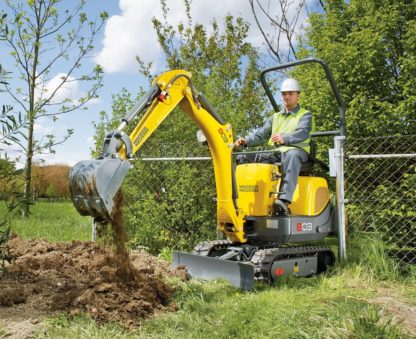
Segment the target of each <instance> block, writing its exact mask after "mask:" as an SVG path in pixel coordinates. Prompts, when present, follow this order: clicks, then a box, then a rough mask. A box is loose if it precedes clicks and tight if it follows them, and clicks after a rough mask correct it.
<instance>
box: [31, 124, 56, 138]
mask: <svg viewBox="0 0 416 339" xmlns="http://www.w3.org/2000/svg"><path fill="white" fill-rule="evenodd" d="M33 127H34V131H35V133H36V136H45V135H48V134H52V132H53V128H52V127H46V126H44V125H41V124H39V123H36V124H35V125H34V126H33Z"/></svg>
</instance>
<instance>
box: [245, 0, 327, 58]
mask: <svg viewBox="0 0 416 339" xmlns="http://www.w3.org/2000/svg"><path fill="white" fill-rule="evenodd" d="M248 1H249V3H250V7H251V11H252V13H253V16H254V19H255V21H256V23H257V27H258V28H259V30H260V32H261V34H262V36H263V38H264V41H265V42H266V45H267V51H268V53H269V56H270V57H271V59H272V60H274V61H275V62H278V63H283V62H288V61H293V60H296V59H297V52H298V48H297V47H298V46H297V38H298V37H299V36H300V35H301V34H302V29H303V26H302V25H303V23H304V22H305V18H307V17H308V16H309V13H310V12H311V11H322V9H324V8H325V7H324V2H323V1H322V0H318V1H306V0H295V1H293V0H275V1H264V0H248ZM262 19H264V20H265V21H266V22H268V23H269V26H270V27H265V26H266V25H264V24H261V22H262V21H263V20H262ZM269 28H271V31H272V33H271V34H270V33H267V31H268V29H269Z"/></svg>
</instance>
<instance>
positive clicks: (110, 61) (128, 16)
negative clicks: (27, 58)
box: [0, 0, 313, 167]
mask: <svg viewBox="0 0 416 339" xmlns="http://www.w3.org/2000/svg"><path fill="white" fill-rule="evenodd" d="M263 2H264V3H266V4H267V3H269V4H270V3H274V2H273V1H263ZM310 2H313V1H312V0H311V1H310ZM166 3H167V5H168V8H169V9H170V11H169V17H168V21H169V23H170V24H171V25H173V26H176V25H177V24H178V23H180V22H185V21H186V13H185V6H184V3H183V0H166ZM276 10H277V9H276ZM85 11H86V14H87V15H88V17H89V18H94V17H98V16H99V13H100V12H102V11H106V12H107V13H108V14H109V18H108V20H107V22H106V24H105V27H104V29H103V30H102V33H101V34H100V36H99V37H98V39H97V40H96V42H95V46H96V48H95V49H94V51H93V53H92V54H91V56H90V57H89V58H88V59H87V61H86V63H85V65H84V67H93V66H94V64H100V65H101V66H102V67H103V69H104V79H103V87H102V88H101V89H100V91H99V93H98V94H99V98H98V99H94V100H92V101H91V102H90V103H89V104H88V110H86V111H84V110H79V111H74V112H71V113H68V114H66V115H64V116H61V117H60V118H59V120H58V121H57V122H55V123H52V121H51V120H50V119H40V120H38V121H37V123H36V125H35V133H36V136H37V137H38V138H42V136H44V135H47V134H50V133H53V134H55V135H57V136H58V137H59V136H60V135H63V134H64V133H65V131H66V130H67V129H74V134H73V135H72V136H71V138H70V139H69V140H68V141H66V142H65V143H64V144H62V145H59V146H56V147H55V151H56V153H55V154H50V155H45V154H44V155H42V156H41V157H37V158H38V159H39V158H42V159H43V160H45V162H46V163H47V164H68V165H71V166H72V165H74V164H75V163H76V162H78V161H81V160H85V159H90V158H91V155H90V149H91V147H92V146H93V139H92V136H93V133H94V128H93V125H92V122H93V121H98V119H99V112H100V111H106V112H107V113H110V112H111V102H112V95H114V94H117V93H120V91H121V89H122V88H123V87H124V88H126V89H127V90H128V91H129V92H131V93H132V94H133V95H136V93H137V91H138V89H139V87H140V86H143V85H145V83H146V80H145V79H144V78H143V77H142V76H141V75H140V74H139V72H138V64H137V61H136V56H137V55H139V56H140V57H141V58H142V59H143V60H144V61H145V62H153V64H154V71H155V73H158V72H159V71H162V70H163V66H164V60H163V58H162V53H161V50H160V47H159V45H158V42H157V38H156V34H155V32H154V30H153V28H152V24H151V19H152V18H153V17H157V18H161V13H162V11H161V8H160V4H159V1H157V0H106V1H102V0H87V4H86V8H85ZM227 14H231V15H233V16H241V17H243V18H244V19H245V20H246V21H248V22H249V23H250V31H249V34H248V41H250V42H251V43H252V44H253V45H255V46H256V47H258V48H259V50H263V51H264V52H265V45H264V41H263V38H262V36H261V33H260V30H259V29H258V28H257V25H256V24H255V21H254V17H253V14H252V12H251V8H250V4H249V1H248V0H209V1H203V0H193V1H192V5H191V16H192V19H193V22H194V23H196V22H198V23H201V24H204V25H208V24H209V23H210V22H211V20H212V19H213V18H216V19H217V22H218V23H220V24H221V22H222V19H223V18H224V17H225V16H226V15H227ZM300 22H303V20H300ZM265 27H267V25H265ZM1 62H2V64H3V65H5V66H10V64H7V61H6V58H2V61H1ZM65 66H66V65H65V63H62V67H61V69H58V70H56V74H51V75H50V76H49V78H48V79H47V80H45V86H46V87H47V88H48V89H49V90H52V89H53V88H54V86H56V83H57V81H58V80H59V78H60V77H61V76H62V75H64V74H65V71H66V69H65ZM84 90H85V89H84V88H82V86H81V84H80V83H79V82H77V81H72V82H71V83H70V84H69V85H68V86H67V87H65V88H63V89H61V90H60V91H59V92H58V93H57V96H58V97H57V98H56V100H57V99H59V98H64V97H70V98H72V99H73V100H77V98H79V97H80V96H81V95H82V93H83V91H84ZM0 100H1V102H0V103H1V104H5V103H9V102H7V101H5V100H7V99H6V97H5V96H4V94H2V95H1V96H0ZM11 104H12V105H13V103H11ZM0 148H4V147H0ZM7 151H8V153H9V155H10V156H13V154H15V153H14V152H13V149H11V148H8V149H7ZM17 166H18V167H22V166H23V164H17Z"/></svg>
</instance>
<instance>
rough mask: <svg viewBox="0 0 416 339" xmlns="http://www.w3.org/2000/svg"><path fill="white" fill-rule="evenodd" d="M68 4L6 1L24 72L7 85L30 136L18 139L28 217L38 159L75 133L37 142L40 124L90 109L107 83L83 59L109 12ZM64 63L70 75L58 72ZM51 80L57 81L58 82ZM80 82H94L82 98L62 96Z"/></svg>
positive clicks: (13, 51)
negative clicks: (91, 15)
mask: <svg viewBox="0 0 416 339" xmlns="http://www.w3.org/2000/svg"><path fill="white" fill-rule="evenodd" d="M64 5H66V4H64V3H63V1H61V0H29V1H18V2H16V1H9V0H5V7H6V9H5V12H3V13H1V14H0V39H2V40H4V43H3V49H4V48H7V49H8V50H9V51H10V56H11V57H12V59H13V60H14V62H15V69H17V73H18V74H17V76H16V77H15V79H14V81H13V85H8V84H3V86H4V87H3V88H4V90H5V91H6V92H7V93H8V94H9V95H10V96H11V97H12V98H13V100H14V102H15V103H16V104H17V106H18V107H19V108H20V109H21V110H22V113H23V115H24V116H25V118H26V121H27V127H26V128H25V129H24V132H23V133H24V135H25V137H26V138H25V140H20V141H14V142H15V145H16V146H17V147H18V148H19V150H20V151H21V152H22V153H23V155H24V156H25V184H24V197H25V205H24V208H23V216H24V217H28V216H29V201H30V197H31V191H30V187H31V177H32V175H31V170H32V161H33V157H34V156H35V155H36V154H42V153H45V152H51V153H53V152H54V150H53V147H54V146H56V145H58V144H60V143H63V142H65V141H66V140H67V139H68V138H69V136H70V135H71V134H72V133H73V130H70V129H69V130H68V131H67V134H66V135H65V136H64V137H63V138H62V139H60V140H56V139H55V136H54V135H53V134H50V135H47V136H46V138H45V140H36V138H35V136H34V126H35V122H36V121H38V120H39V119H40V118H49V119H51V120H52V121H56V120H57V119H58V118H59V116H60V115H62V114H65V113H69V112H71V111H74V110H76V109H80V108H85V107H86V106H85V104H86V103H87V102H88V101H89V100H91V99H92V98H95V97H97V91H98V89H99V88H100V87H101V80H102V69H101V67H100V66H98V65H97V66H95V67H94V68H93V69H92V70H91V71H90V72H89V73H87V71H83V68H82V62H83V61H84V60H85V59H86V58H87V56H88V55H89V54H90V53H91V51H92V49H93V43H94V41H95V39H96V37H97V35H98V34H99V32H100V30H101V28H102V26H103V23H104V21H105V19H106V18H107V16H108V15H107V13H105V12H103V13H101V14H100V18H99V19H97V20H95V21H90V20H88V18H87V16H86V14H85V13H84V12H82V10H83V8H84V5H85V0H81V1H80V2H79V4H78V5H76V6H74V7H73V8H72V9H65V10H62V8H63V6H64ZM63 65H65V67H66V69H67V71H66V73H58V69H59V70H61V69H62V67H63ZM84 72H85V73H84ZM82 73H84V74H82ZM1 80H2V77H1V75H0V81H1ZM50 80H53V81H54V85H53V86H52V85H50ZM48 82H49V85H50V86H48ZM74 82H85V83H88V84H90V86H89V89H88V90H87V91H86V92H85V94H84V95H82V96H81V97H80V98H78V99H76V100H71V98H68V97H67V96H63V97H62V90H63V89H65V88H68V86H71V84H73V83H74ZM25 142H26V143H25Z"/></svg>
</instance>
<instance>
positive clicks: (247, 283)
mask: <svg viewBox="0 0 416 339" xmlns="http://www.w3.org/2000/svg"><path fill="white" fill-rule="evenodd" d="M182 265H183V266H185V267H186V269H187V271H188V274H189V275H190V276H191V277H192V278H198V279H202V280H214V279H224V280H227V281H228V282H229V283H230V284H231V285H233V286H235V287H237V288H241V289H244V290H247V291H249V290H251V289H252V288H253V285H254V266H253V265H251V264H249V263H245V262H240V261H229V260H224V259H219V258H213V257H205V256H201V255H196V254H191V253H186V252H179V251H174V252H173V262H172V266H173V267H178V266H182Z"/></svg>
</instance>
